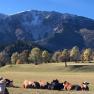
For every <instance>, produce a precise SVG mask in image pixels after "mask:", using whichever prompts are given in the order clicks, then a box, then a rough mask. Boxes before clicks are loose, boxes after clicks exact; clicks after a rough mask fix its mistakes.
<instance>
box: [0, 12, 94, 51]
mask: <svg viewBox="0 0 94 94" xmlns="http://www.w3.org/2000/svg"><path fill="white" fill-rule="evenodd" d="M0 15H1V16H0V44H2V45H5V44H11V43H14V42H15V41H17V40H22V41H33V42H35V43H37V44H39V45H40V46H42V47H44V48H46V49H49V50H51V51H55V50H60V49H63V48H72V47H73V46H75V45H77V46H79V47H80V48H84V47H90V48H94V20H92V19H89V18H85V17H81V16H77V15H72V14H66V13H65V14H62V13H58V12H54V11H52V12H47V11H36V10H32V11H25V12H22V13H18V14H14V15H10V16H6V15H4V16H2V14H0ZM57 45H58V46H57Z"/></svg>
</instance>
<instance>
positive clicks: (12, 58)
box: [11, 52, 19, 64]
mask: <svg viewBox="0 0 94 94" xmlns="http://www.w3.org/2000/svg"><path fill="white" fill-rule="evenodd" d="M18 59H19V53H18V52H15V53H13V54H12V56H11V63H12V64H16V62H17V60H18Z"/></svg>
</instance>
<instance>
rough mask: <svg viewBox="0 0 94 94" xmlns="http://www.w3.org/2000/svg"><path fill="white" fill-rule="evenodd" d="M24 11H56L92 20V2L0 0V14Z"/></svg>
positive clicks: (75, 0)
mask: <svg viewBox="0 0 94 94" xmlns="http://www.w3.org/2000/svg"><path fill="white" fill-rule="evenodd" d="M26 10H41V11H57V12H61V13H70V14H76V15H79V16H85V17H88V18H92V19H94V0H0V13H4V14H8V15H12V14H16V13H19V12H22V11H26Z"/></svg>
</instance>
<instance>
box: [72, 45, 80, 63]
mask: <svg viewBox="0 0 94 94" xmlns="http://www.w3.org/2000/svg"><path fill="white" fill-rule="evenodd" d="M78 60H80V51H79V48H78V47H77V46H74V47H73V48H72V49H71V51H70V61H75V62H77V61H78Z"/></svg>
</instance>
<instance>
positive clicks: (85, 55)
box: [83, 48, 92, 62]
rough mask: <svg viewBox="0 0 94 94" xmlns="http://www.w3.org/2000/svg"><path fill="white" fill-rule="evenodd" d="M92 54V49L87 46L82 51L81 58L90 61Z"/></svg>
mask: <svg viewBox="0 0 94 94" xmlns="http://www.w3.org/2000/svg"><path fill="white" fill-rule="evenodd" d="M91 55H92V50H91V49H90V48H87V49H85V50H84V51H83V59H84V61H86V62H90V60H91Z"/></svg>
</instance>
